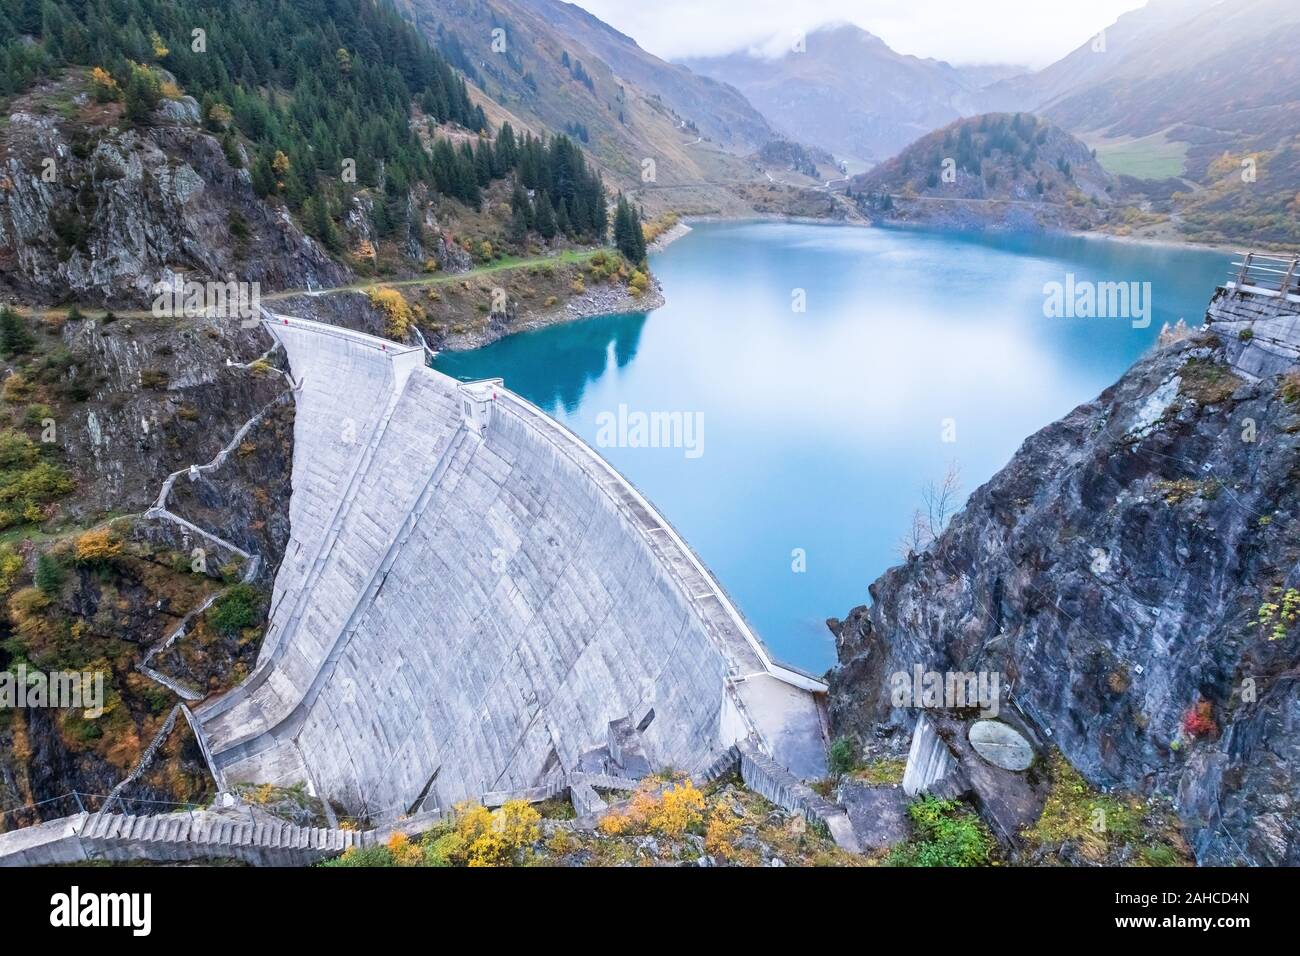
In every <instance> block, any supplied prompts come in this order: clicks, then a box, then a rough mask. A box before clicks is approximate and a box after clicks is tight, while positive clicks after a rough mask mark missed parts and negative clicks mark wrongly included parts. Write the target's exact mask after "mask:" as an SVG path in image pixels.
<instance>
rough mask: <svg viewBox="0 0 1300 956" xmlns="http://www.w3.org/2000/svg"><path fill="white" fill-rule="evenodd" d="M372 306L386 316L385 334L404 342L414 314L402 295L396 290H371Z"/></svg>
mask: <svg viewBox="0 0 1300 956" xmlns="http://www.w3.org/2000/svg"><path fill="white" fill-rule="evenodd" d="M370 304H371V305H373V306H374V307H375V308H376V309H378V310H379V311H380V312H382V313H383V314H384V332H385V334H386V335H387V336H388V337H389V338H390V339H397V340H399V341H400V340H402V339H405V338H406V335H407V333H408V332H409V331H410V329H411V321H412V312H411V306H410V303H408V302H407V301H406V299H405V297H404V296H403V295H402V293H400V292H398V291H397V290H396V289H371V290H370Z"/></svg>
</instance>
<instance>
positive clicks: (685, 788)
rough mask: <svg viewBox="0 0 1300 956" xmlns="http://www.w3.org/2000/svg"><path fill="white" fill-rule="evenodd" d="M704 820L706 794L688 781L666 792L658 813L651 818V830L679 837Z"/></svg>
mask: <svg viewBox="0 0 1300 956" xmlns="http://www.w3.org/2000/svg"><path fill="white" fill-rule="evenodd" d="M703 819H704V794H702V793H700V791H699V790H697V789H695V784H693V783H691V782H690V781H689V780H687V781H684V782H683V783H680V784H678V785H677V786H675V787H669V788H668V789H667V790H665V791H664V793H663V796H662V797H661V798H660V802H659V809H658V811H657V812H655V813H652V814H651V816H650V829H652V830H654V831H655V832H656V833H661V834H663V835H664V836H669V837H679V836H681V835H682V834H683V833H685V832H686V831H687V829H689V828H690V827H692V826H695V825H697V824H699V823H700V822H701V821H702V820H703Z"/></svg>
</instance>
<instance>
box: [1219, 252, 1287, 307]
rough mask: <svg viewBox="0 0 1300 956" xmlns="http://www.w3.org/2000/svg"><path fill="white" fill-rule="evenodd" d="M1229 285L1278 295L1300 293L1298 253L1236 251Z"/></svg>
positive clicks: (1285, 296)
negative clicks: (1280, 254)
mask: <svg viewBox="0 0 1300 956" xmlns="http://www.w3.org/2000/svg"><path fill="white" fill-rule="evenodd" d="M1238 255H1240V256H1241V258H1240V260H1234V261H1233V263H1232V266H1233V268H1232V271H1230V272H1229V273H1228V274H1229V275H1230V276H1231V277H1232V282H1230V283H1229V286H1231V287H1235V288H1238V289H1242V288H1247V287H1249V288H1251V289H1255V290H1258V291H1260V292H1272V293H1276V294H1277V295H1278V296H1280V297H1281V298H1284V299H1285V298H1288V297H1294V296H1296V295H1297V294H1300V256H1279V255H1270V254H1268V253H1263V252H1243V253H1238Z"/></svg>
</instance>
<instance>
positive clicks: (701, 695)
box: [195, 316, 825, 814]
mask: <svg viewBox="0 0 1300 956" xmlns="http://www.w3.org/2000/svg"><path fill="white" fill-rule="evenodd" d="M267 324H268V327H269V328H270V329H271V331H272V333H273V334H274V335H275V336H276V337H277V338H278V339H279V341H280V342H281V343H282V344H283V346H284V348H285V350H286V352H287V354H288V358H289V363H290V366H291V370H292V373H293V376H294V379H295V381H296V382H297V385H298V391H297V394H296V399H295V400H296V404H297V417H296V423H295V426H294V443H295V444H294V455H293V497H292V500H291V502H290V521H291V536H290V541H289V544H288V547H287V549H286V553H285V557H284V560H283V562H282V564H281V566H280V569H279V571H278V573H277V576H276V579H275V586H274V591H273V594H272V604H271V613H270V624H269V626H268V629H267V634H266V638H265V641H264V643H263V647H262V650H261V654H260V656H259V658H258V663H257V667H256V668H255V670H254V672H253V673H252V674H251V675H250V676H249V678H248V679H247V680H246V681H245V682H244V683H243V684H241V685H240V686H239V687H237V688H236V689H234V690H232V691H231V692H229V693H227V694H226V695H224V696H223V697H220V698H218V699H216V700H213V701H210V702H207V703H206V704H204V705H203V706H201V707H199V708H197V709H196V710H195V716H196V718H197V723H198V725H199V728H200V738H201V743H202V744H203V746H204V749H205V752H206V753H207V755H208V757H209V760H210V762H211V764H212V766H213V769H214V772H215V773H216V775H217V776H218V780H219V782H220V783H222V784H223V785H228V784H230V783H235V782H242V781H255V782H270V783H279V784H291V783H295V782H298V781H307V782H309V783H310V784H311V785H312V786H313V787H314V788H315V789H316V790H317V792H319V793H321V794H322V795H324V796H327V797H329V798H330V799H332V800H334V801H336V802H337V803H339V804H341V805H342V806H344V807H346V808H348V809H349V810H352V811H354V812H356V811H363V810H364V811H368V812H370V813H372V814H384V813H389V812H400V811H405V810H411V809H414V808H417V807H420V806H423V807H426V808H427V807H433V806H441V807H444V808H445V807H447V806H450V805H451V803H453V802H455V801H458V800H462V799H466V798H476V797H478V796H480V795H482V794H483V793H485V792H488V791H501V790H509V789H515V788H527V787H534V786H537V785H539V784H541V783H542V782H544V781H546V780H547V779H552V778H554V777H556V776H557V775H562V774H565V773H567V772H570V771H572V770H574V769H575V768H577V767H578V765H579V761H580V758H581V757H582V755H583V754H584V753H585V752H588V751H590V750H591V749H592V748H593V747H595V746H598V745H599V744H601V743H603V742H604V741H605V740H606V737H607V733H608V727H609V723H610V722H611V721H615V720H621V719H623V718H628V717H630V718H631V719H632V721H633V723H634V724H635V725H638V726H640V727H642V728H643V730H642V741H643V743H644V747H645V750H646V753H647V756H648V757H649V759H650V761H651V763H652V764H654V765H656V766H673V767H676V768H678V769H683V770H690V771H694V770H699V769H702V768H703V767H705V766H707V765H709V764H710V763H711V762H712V761H714V760H715V759H717V757H718V756H719V755H720V754H721V753H722V752H723V751H725V750H726V749H727V748H728V747H729V746H731V745H732V744H733V743H736V742H738V741H741V740H749V741H751V742H753V743H754V744H756V745H757V746H759V747H760V748H761V749H762V750H763V751H765V752H766V753H767V754H769V755H770V756H771V757H772V758H773V759H774V760H775V761H777V762H778V763H779V764H781V765H782V766H784V767H786V768H788V769H789V770H791V771H792V772H793V773H795V774H796V775H797V776H800V777H805V778H811V777H816V776H821V775H823V774H824V772H825V765H824V756H823V754H824V750H823V743H824V739H823V723H822V720H821V715H820V710H819V704H818V699H817V695H818V694H819V693H821V692H823V691H824V690H825V688H824V686H823V685H822V684H821V683H820V682H819V681H817V680H815V679H813V678H811V677H809V676H807V675H804V674H801V673H799V672H797V671H794V670H791V669H789V668H785V667H782V666H780V665H778V664H776V663H774V662H773V661H772V660H771V658H770V656H769V655H768V654H767V652H766V650H765V649H764V647H763V645H762V644H761V643H760V642H759V641H758V639H757V638H756V637H755V635H754V634H753V633H752V632H751V630H750V629H749V627H748V626H747V625H746V624H745V622H744V620H743V618H741V616H740V615H739V613H738V612H737V611H736V609H735V608H734V607H733V606H732V604H731V602H730V601H728V599H727V597H726V595H725V594H724V593H723V592H722V589H721V588H720V587H719V586H718V585H717V583H716V582H715V581H714V580H713V578H712V577H711V576H710V575H709V573H708V572H707V570H706V569H705V568H704V567H703V565H702V564H701V563H700V562H699V560H698V559H697V558H696V557H695V555H694V554H693V553H692V552H691V551H690V549H689V548H688V547H687V546H686V545H685V543H684V542H682V541H681V539H680V538H679V537H678V536H677V534H676V533H675V532H674V531H673V530H672V528H671V527H670V526H669V525H668V524H667V522H666V521H664V520H663V518H662V517H660V516H659V514H658V513H657V512H656V511H655V510H654V508H653V507H652V506H651V505H650V504H649V503H648V502H647V501H646V500H645V499H644V498H643V497H642V496H641V495H639V494H638V493H637V492H636V490H635V489H634V488H632V486H631V485H630V484H628V483H627V482H626V481H625V480H623V479H622V478H621V476H619V475H618V473H617V472H615V471H614V470H613V468H611V467H610V466H609V465H608V464H606V463H605V462H604V460H603V459H601V458H600V457H599V456H597V455H596V454H595V452H593V451H592V450H591V449H590V448H588V447H587V446H586V445H584V444H583V443H582V442H581V441H580V440H579V439H577V438H576V437H575V436H573V435H572V434H570V433H569V432H568V431H567V430H565V429H563V428H562V427H561V426H559V425H558V424H557V423H556V422H554V421H553V420H551V419H550V418H548V417H547V416H546V415H544V414H543V413H542V412H541V411H540V410H538V409H536V408H535V407H534V406H532V405H530V404H529V403H527V402H526V401H524V400H523V399H522V398H520V397H518V396H516V395H514V394H513V393H511V392H509V391H508V390H506V389H504V388H503V387H501V385H500V384H499V383H497V382H486V383H473V384H468V385H466V384H461V383H458V382H456V381H455V380H453V379H451V378H449V377H447V376H445V375H442V374H440V373H438V372H435V371H433V370H432V369H430V368H428V367H427V366H426V365H425V353H424V351H423V349H420V348H408V347H405V346H400V345H397V344H396V343H393V342H388V341H385V340H382V339H377V338H373V337H371V336H366V335H362V334H359V333H354V332H350V331H347V330H344V329H339V328H335V327H332V326H327V325H321V324H318V323H314V322H306V321H302V320H298V319H290V318H286V317H281V316H274V317H272V319H271V320H270V321H268V323H267Z"/></svg>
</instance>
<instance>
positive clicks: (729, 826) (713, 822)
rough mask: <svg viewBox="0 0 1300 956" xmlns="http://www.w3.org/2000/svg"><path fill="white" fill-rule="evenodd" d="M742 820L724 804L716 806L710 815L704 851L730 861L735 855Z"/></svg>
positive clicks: (705, 832) (705, 833) (705, 834)
mask: <svg viewBox="0 0 1300 956" xmlns="http://www.w3.org/2000/svg"><path fill="white" fill-rule="evenodd" d="M740 825H741V818H740V817H738V816H737V815H736V814H735V813H734V812H732V810H731V808H730V807H728V806H725V805H724V804H721V803H719V804H717V805H716V806H714V808H713V810H712V812H711V813H710V814H709V824H708V827H707V829H705V831H704V851H705V852H706V853H709V854H711V855H713V856H718V857H722V858H723V859H724V860H726V859H730V858H731V856H732V854H734V853H735V842H736V836H737V834H739V832H740Z"/></svg>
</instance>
